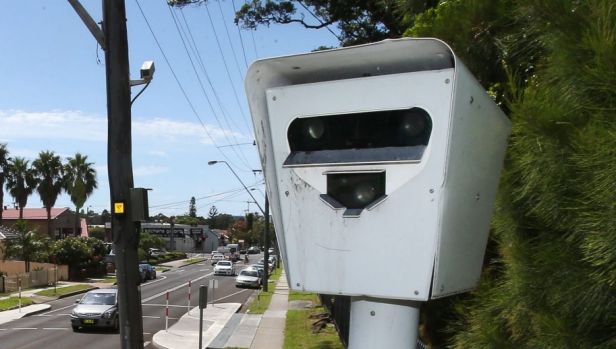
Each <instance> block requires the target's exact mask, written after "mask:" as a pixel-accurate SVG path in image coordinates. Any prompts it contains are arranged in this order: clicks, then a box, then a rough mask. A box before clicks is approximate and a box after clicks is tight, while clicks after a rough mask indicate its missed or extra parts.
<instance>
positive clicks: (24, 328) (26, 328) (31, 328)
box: [13, 327, 38, 330]
mask: <svg viewBox="0 0 616 349" xmlns="http://www.w3.org/2000/svg"><path fill="white" fill-rule="evenodd" d="M13 329H14V330H38V328H36V327H14V328H13Z"/></svg>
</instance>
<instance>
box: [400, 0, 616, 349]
mask: <svg viewBox="0 0 616 349" xmlns="http://www.w3.org/2000/svg"><path fill="white" fill-rule="evenodd" d="M415 25H416V26H415V27H414V28H411V30H409V32H408V33H409V34H413V35H428V36H437V37H441V38H444V39H445V40H446V41H447V42H448V43H450V44H451V45H452V46H453V47H454V48H456V52H457V53H458V54H459V55H460V56H461V57H462V60H463V61H464V62H465V63H468V65H469V68H470V69H471V70H472V71H473V72H474V73H475V74H476V75H477V76H479V77H480V78H481V79H482V83H483V84H484V86H486V87H487V88H490V89H491V90H494V89H497V88H499V87H500V88H501V89H502V91H503V94H502V96H504V98H502V99H501V101H502V102H503V105H504V106H505V109H506V110H508V111H509V114H510V117H511V120H512V123H513V133H512V136H511V142H510V146H509V151H508V157H507V160H506V166H505V171H504V174H503V177H502V180H501V188H500V191H499V195H498V198H497V203H496V211H495V216H494V219H493V234H492V236H491V238H492V241H491V242H490V244H491V245H492V246H493V249H492V251H493V253H492V254H490V255H489V256H490V257H491V259H490V260H489V261H488V263H487V264H486V268H485V269H484V275H483V278H482V282H481V285H480V287H479V289H478V290H477V291H475V292H474V293H473V296H472V297H468V299H466V300H464V301H463V302H461V303H458V304H456V305H455V308H456V309H457V310H458V312H457V314H458V320H457V321H455V322H452V323H450V325H449V330H448V331H450V332H451V333H453V334H454V335H453V338H452V339H451V341H450V344H451V346H452V347H455V348H548V347H552V348H613V347H616V335H615V332H614V330H613V329H614V328H616V318H615V317H614V316H613V314H614V313H615V312H616V300H615V297H614V286H615V285H616V272H615V270H616V250H615V249H614V248H613V246H615V245H616V220H614V219H613V217H614V216H616V205H615V204H614V203H615V202H616V194H615V193H616V181H614V178H616V166H615V165H614V163H615V162H614V149H616V137H614V134H616V121H615V120H614V117H613V115H614V112H613V111H614V100H616V68H615V67H616V65H615V64H614V62H616V39H615V38H616V35H615V34H614V33H615V30H614V28H616V8H615V7H614V5H613V2H612V1H607V0H590V1H583V2H577V1H543V2H541V1H532V0H521V1H515V2H514V1H500V2H495V1H489V0H483V1H447V2H442V3H441V4H439V6H438V7H437V8H436V9H435V10H434V11H429V12H427V13H425V14H423V15H422V16H421V17H420V18H418V19H416V21H415ZM496 62H498V63H497V64H495V63H496ZM499 64H500V66H498V65H499Z"/></svg>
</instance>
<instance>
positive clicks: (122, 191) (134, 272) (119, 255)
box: [103, 0, 143, 349]
mask: <svg viewBox="0 0 616 349" xmlns="http://www.w3.org/2000/svg"><path fill="white" fill-rule="evenodd" d="M103 33H104V36H105V47H106V50H105V68H106V72H107V118H108V142H107V167H108V171H109V191H110V194H111V204H112V208H113V211H112V218H111V231H112V236H113V243H114V252H115V255H116V257H115V258H116V267H117V269H116V275H117V279H118V308H119V313H120V324H119V326H120V340H121V342H122V348H123V349H131V348H132V349H134V348H143V322H142V321H143V319H142V309H141V294H140V292H139V289H138V283H139V280H140V278H139V270H138V264H137V261H138V255H137V247H138V244H139V223H134V222H133V219H132V217H131V202H130V188H133V186H134V184H133V165H132V145H131V110H130V104H131V100H130V76H129V68H128V66H129V65H128V38H127V34H126V8H125V3H124V0H103Z"/></svg>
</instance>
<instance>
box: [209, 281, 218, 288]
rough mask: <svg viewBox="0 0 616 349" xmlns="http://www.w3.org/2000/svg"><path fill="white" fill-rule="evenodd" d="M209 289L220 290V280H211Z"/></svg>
mask: <svg viewBox="0 0 616 349" xmlns="http://www.w3.org/2000/svg"><path fill="white" fill-rule="evenodd" d="M209 287H210V288H212V289H214V288H218V280H216V279H212V280H210V284H209Z"/></svg>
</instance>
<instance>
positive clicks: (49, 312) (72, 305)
mask: <svg viewBox="0 0 616 349" xmlns="http://www.w3.org/2000/svg"><path fill="white" fill-rule="evenodd" d="M74 306H75V304H71V305H67V306H66V307H62V308H58V309H56V310H52V311H48V312H46V313H45V314H51V313H55V312H56V311H60V310H64V309H66V308H70V307H74ZM45 314H44V315H45Z"/></svg>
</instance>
